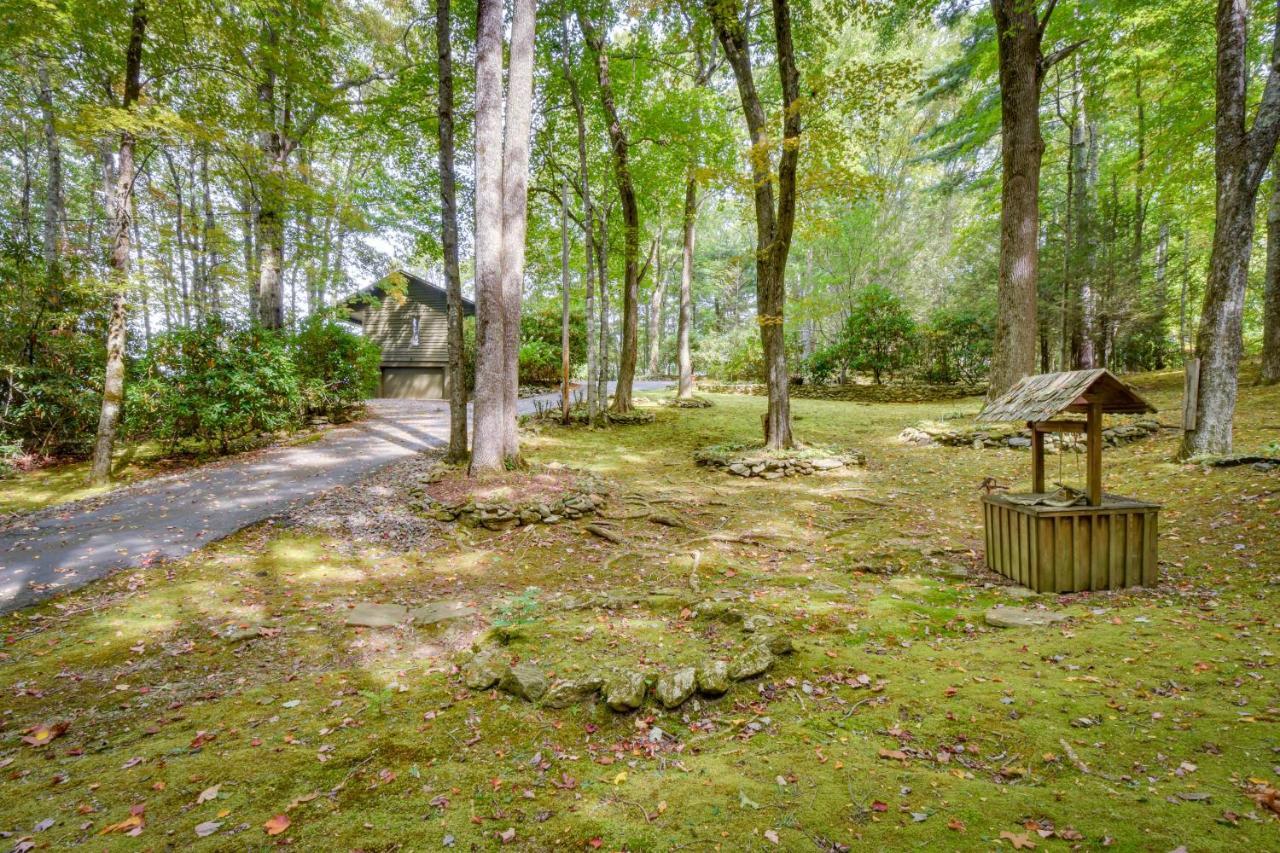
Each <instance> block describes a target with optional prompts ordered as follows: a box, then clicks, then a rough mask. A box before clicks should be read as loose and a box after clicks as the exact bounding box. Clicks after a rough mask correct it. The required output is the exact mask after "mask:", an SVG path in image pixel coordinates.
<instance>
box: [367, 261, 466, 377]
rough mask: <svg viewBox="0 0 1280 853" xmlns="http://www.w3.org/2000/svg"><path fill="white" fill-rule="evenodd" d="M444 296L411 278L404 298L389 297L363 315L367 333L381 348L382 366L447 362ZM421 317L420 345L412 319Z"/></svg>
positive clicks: (370, 307)
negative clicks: (415, 341) (416, 342)
mask: <svg viewBox="0 0 1280 853" xmlns="http://www.w3.org/2000/svg"><path fill="white" fill-rule="evenodd" d="M447 309H448V306H447V303H446V300H445V295H444V294H443V293H440V292H439V291H437V290H434V289H433V288H430V287H427V286H424V285H423V284H421V283H419V282H418V281H416V280H414V279H412V278H411V279H409V286H408V288H407V290H406V298H405V299H404V301H401V300H399V299H397V298H396V297H394V296H388V297H386V298H385V299H383V300H382V304H381V305H378V306H372V305H371V306H369V307H368V308H366V309H365V314H364V333H365V335H366V336H368V337H369V338H370V339H372V340H374V341H377V343H378V346H380V347H382V365H383V366H384V367H389V366H409V365H414V366H417V365H444V364H447V363H448V361H449V330H448V313H447ZM414 317H417V318H418V344H417V346H414V344H413V318H414Z"/></svg>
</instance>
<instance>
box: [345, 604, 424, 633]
mask: <svg viewBox="0 0 1280 853" xmlns="http://www.w3.org/2000/svg"><path fill="white" fill-rule="evenodd" d="M346 621H347V624H348V625H356V626H359V627H362V628H391V627H394V626H396V625H400V624H402V623H404V622H408V621H409V608H407V607H402V606H400V605H399V604H374V603H372V602H369V601H361V602H360V603H359V604H357V605H356V606H355V607H353V608H351V609H350V610H348V611H347V614H346Z"/></svg>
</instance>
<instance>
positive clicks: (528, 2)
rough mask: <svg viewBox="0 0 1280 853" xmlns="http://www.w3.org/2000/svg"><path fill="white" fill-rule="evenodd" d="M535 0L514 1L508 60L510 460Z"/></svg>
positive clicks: (515, 444)
mask: <svg viewBox="0 0 1280 853" xmlns="http://www.w3.org/2000/svg"><path fill="white" fill-rule="evenodd" d="M536 12H537V9H536V0H515V17H514V18H513V19H512V23H511V46H510V59H509V60H508V63H507V116H506V118H507V121H506V128H505V130H506V136H505V138H504V139H503V143H502V305H503V333H502V342H503V358H504V361H505V365H504V377H505V382H504V394H503V406H502V417H503V432H502V452H503V456H504V457H505V458H506V460H507V462H509V463H515V462H518V461H519V459H520V430H519V426H518V424H517V422H516V415H517V412H518V405H519V400H520V304H521V302H522V299H523V295H524V255H525V236H526V231H527V228H528V209H529V128H530V125H531V123H532V119H533V59H534V56H533V40H534V23H535V18H536Z"/></svg>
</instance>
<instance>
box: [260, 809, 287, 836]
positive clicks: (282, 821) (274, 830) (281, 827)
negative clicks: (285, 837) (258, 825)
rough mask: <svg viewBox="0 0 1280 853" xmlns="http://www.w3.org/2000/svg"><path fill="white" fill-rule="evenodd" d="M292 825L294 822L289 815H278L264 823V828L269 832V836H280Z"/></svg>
mask: <svg viewBox="0 0 1280 853" xmlns="http://www.w3.org/2000/svg"><path fill="white" fill-rule="evenodd" d="M290 823H292V821H290V820H289V816H288V815H287V814H278V815H276V816H275V817H273V818H271V819H270V820H268V821H267V822H266V823H264V824H263V825H262V828H263V829H265V830H266V831H267V835H279V834H280V833H282V832H284V831H285V830H286V829H288V828H289V824H290Z"/></svg>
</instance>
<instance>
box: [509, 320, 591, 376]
mask: <svg viewBox="0 0 1280 853" xmlns="http://www.w3.org/2000/svg"><path fill="white" fill-rule="evenodd" d="M560 322H561V315H560V303H559V302H550V301H549V302H546V303H544V304H542V305H539V306H536V307H534V308H533V309H532V310H528V309H526V310H525V311H523V312H521V315H520V381H521V382H535V383H545V384H548V385H553V384H556V383H558V382H559V381H560V373H561V370H562V366H561V360H560V359H561V354H560ZM586 360H587V319H586V315H585V314H583V313H582V312H581V311H570V313H569V373H570V375H573V374H574V373H575V372H576V371H577V369H578V367H579V366H580V365H582V364H583V363H585V362H586Z"/></svg>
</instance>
